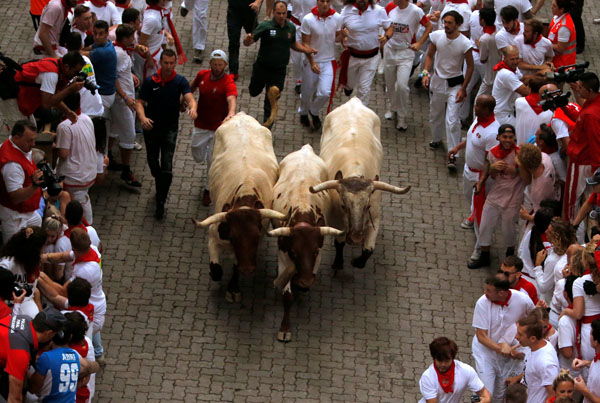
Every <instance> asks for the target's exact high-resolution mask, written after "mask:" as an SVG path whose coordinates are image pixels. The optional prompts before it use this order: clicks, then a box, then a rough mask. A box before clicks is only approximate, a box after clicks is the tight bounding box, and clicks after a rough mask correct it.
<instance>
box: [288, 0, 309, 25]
mask: <svg viewBox="0 0 600 403" xmlns="http://www.w3.org/2000/svg"><path fill="white" fill-rule="evenodd" d="M315 4H316V2H315V1H313V0H289V1H288V7H290V6H291V9H292V15H293V16H294V17H296V18H297V19H298V21H302V19H303V18H304V17H305V16H306V15H308V14H309V13H310V11H311V10H312V9H313V7H314V6H315Z"/></svg>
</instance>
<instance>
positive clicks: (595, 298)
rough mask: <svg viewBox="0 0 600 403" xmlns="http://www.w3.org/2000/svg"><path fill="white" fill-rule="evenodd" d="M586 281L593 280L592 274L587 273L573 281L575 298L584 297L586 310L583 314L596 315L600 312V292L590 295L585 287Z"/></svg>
mask: <svg viewBox="0 0 600 403" xmlns="http://www.w3.org/2000/svg"><path fill="white" fill-rule="evenodd" d="M586 281H592V275H591V274H585V275H583V276H581V277H579V278H578V279H577V280H575V282H574V283H573V299H575V298H577V297H583V303H584V312H583V316H594V315H599V314H600V294H596V295H588V294H586V293H585V290H584V289H583V284H584V283H585V282H586Z"/></svg>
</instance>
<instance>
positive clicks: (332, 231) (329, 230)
mask: <svg viewBox="0 0 600 403" xmlns="http://www.w3.org/2000/svg"><path fill="white" fill-rule="evenodd" d="M319 229H320V231H321V235H323V236H325V235H333V236H340V235H342V234H343V233H344V231H340V230H339V229H337V228H333V227H320V228H319Z"/></svg>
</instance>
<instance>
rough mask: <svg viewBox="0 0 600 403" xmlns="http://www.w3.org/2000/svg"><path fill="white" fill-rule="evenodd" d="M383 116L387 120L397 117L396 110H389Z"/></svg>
mask: <svg viewBox="0 0 600 403" xmlns="http://www.w3.org/2000/svg"><path fill="white" fill-rule="evenodd" d="M383 117H384V118H385V120H392V119H394V118H395V117H396V112H392V111H387V112H386V113H385V114H384V115H383Z"/></svg>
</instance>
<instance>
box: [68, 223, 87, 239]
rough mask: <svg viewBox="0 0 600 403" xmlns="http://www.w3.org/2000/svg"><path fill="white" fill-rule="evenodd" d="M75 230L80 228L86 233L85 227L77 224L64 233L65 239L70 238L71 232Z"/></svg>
mask: <svg viewBox="0 0 600 403" xmlns="http://www.w3.org/2000/svg"><path fill="white" fill-rule="evenodd" d="M75 228H81V229H82V230H84V231H85V232H88V230H87V228H86V227H85V225H83V224H79V225H76V226H74V227H69V228H68V229H67V230H66V231H65V236H66V237H67V238H71V231H73V230H74V229H75Z"/></svg>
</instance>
